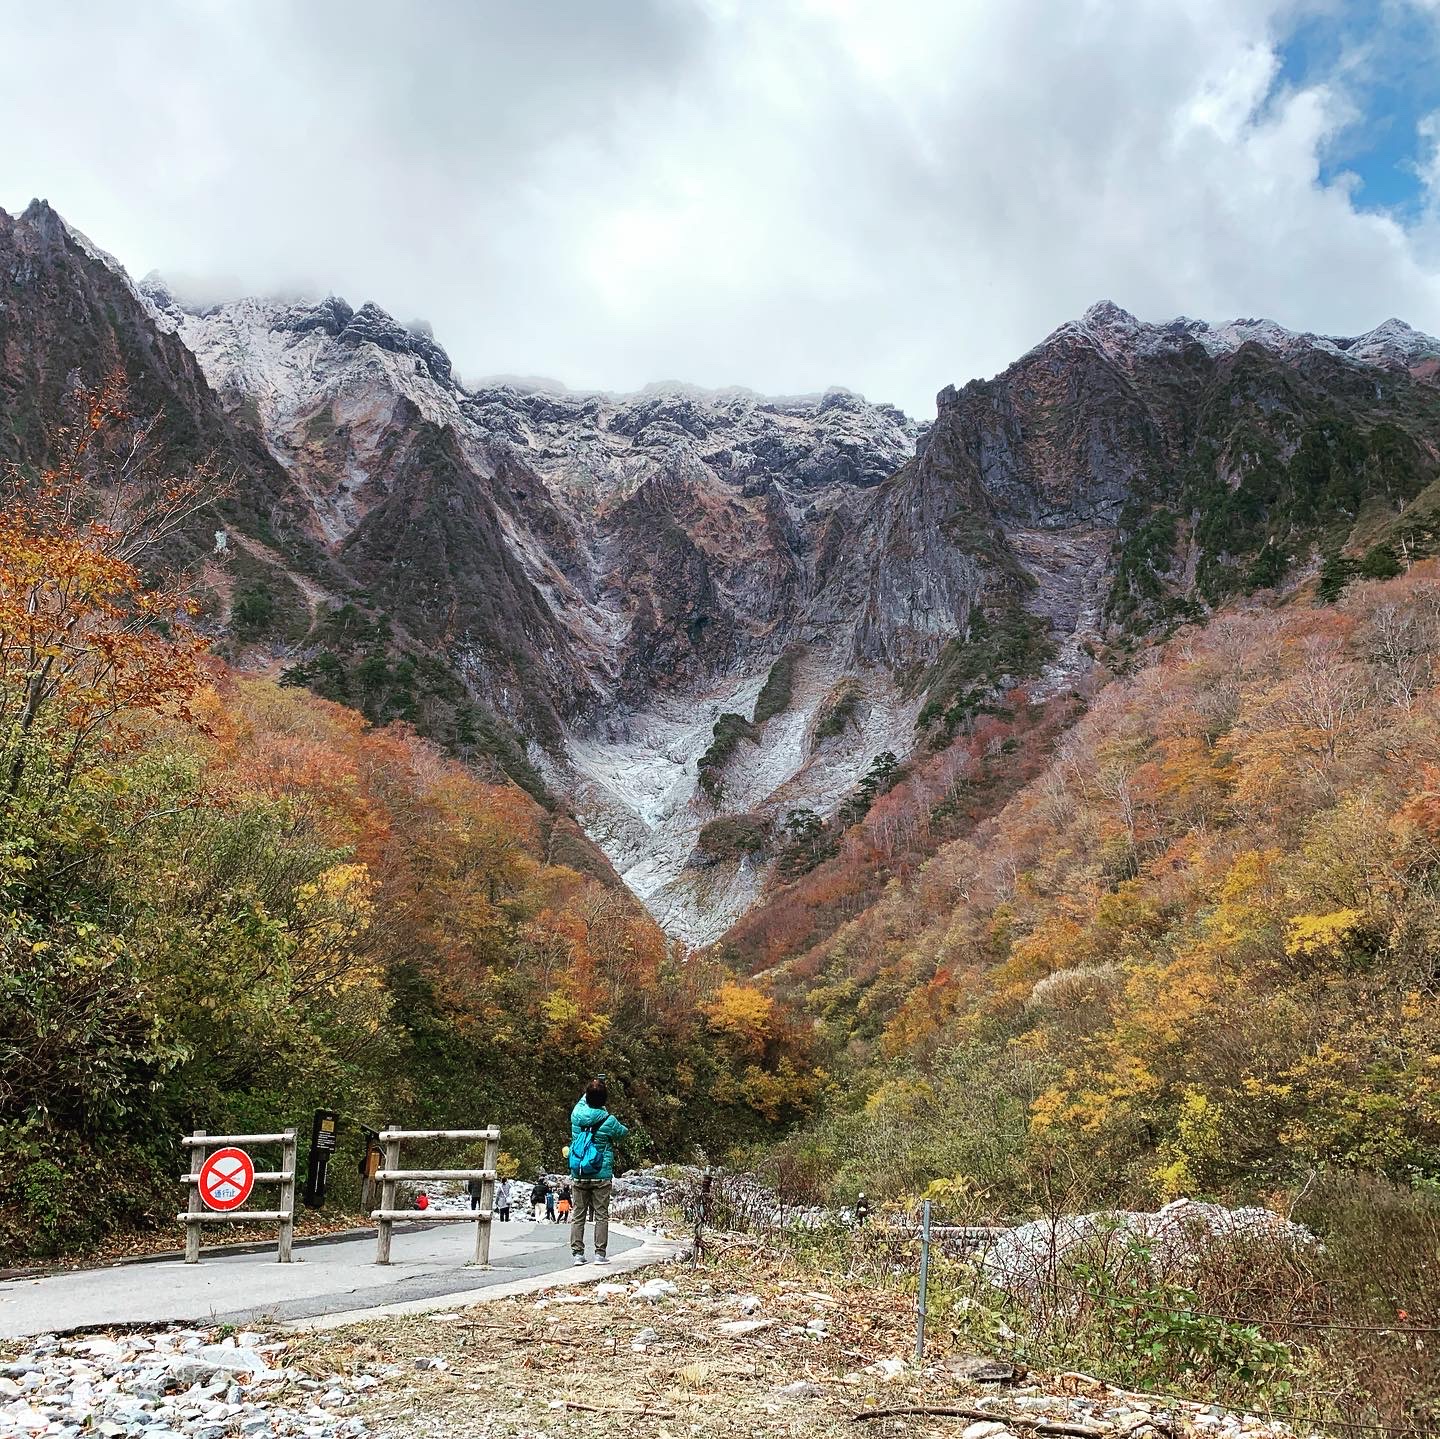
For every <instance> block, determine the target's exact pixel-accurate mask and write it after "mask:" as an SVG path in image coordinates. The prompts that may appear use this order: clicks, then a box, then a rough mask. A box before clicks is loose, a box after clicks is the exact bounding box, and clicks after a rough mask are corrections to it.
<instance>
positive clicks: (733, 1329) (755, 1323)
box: [720, 1319, 775, 1338]
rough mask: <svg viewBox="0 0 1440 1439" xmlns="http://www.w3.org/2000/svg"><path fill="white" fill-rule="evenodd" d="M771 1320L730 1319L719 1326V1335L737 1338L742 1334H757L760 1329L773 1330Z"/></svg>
mask: <svg viewBox="0 0 1440 1439" xmlns="http://www.w3.org/2000/svg"><path fill="white" fill-rule="evenodd" d="M774 1327H775V1321H774V1320H773V1319H731V1320H730V1321H729V1322H728V1323H725V1324H722V1325H721V1326H720V1333H722V1334H728V1335H730V1336H731V1337H732V1338H738V1337H739V1336H741V1335H744V1334H758V1333H759V1332H760V1330H762V1329H773V1328H774Z"/></svg>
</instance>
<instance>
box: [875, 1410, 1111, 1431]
mask: <svg viewBox="0 0 1440 1439" xmlns="http://www.w3.org/2000/svg"><path fill="white" fill-rule="evenodd" d="M906 1415H925V1416H930V1415H938V1416H940V1417H942V1418H948V1419H993V1420H994V1421H995V1422H996V1423H997V1424H1004V1425H1007V1426H1008V1427H1009V1428H1011V1429H1031V1430H1033V1431H1034V1432H1035V1433H1036V1434H1066V1435H1073V1436H1074V1439H1101V1436H1102V1435H1105V1434H1108V1433H1109V1432H1110V1431H1109V1429H1105V1428H1101V1427H1100V1426H1099V1425H1098V1424H1065V1423H1062V1422H1060V1421H1057V1420H1054V1419H1034V1418H1031V1417H1030V1416H1029V1415H1028V1414H998V1413H996V1412H995V1411H994V1410H993V1409H970V1408H966V1407H965V1406H963V1405H959V1404H903V1405H900V1406H899V1407H897V1408H895V1409H862V1410H861V1411H860V1412H859V1413H858V1414H852V1415H851V1416H850V1418H851V1421H852V1422H853V1423H856V1424H866V1423H868V1422H869V1421H870V1420H872V1419H898V1418H901V1417H902V1416H906Z"/></svg>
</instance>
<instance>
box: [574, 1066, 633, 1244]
mask: <svg viewBox="0 0 1440 1439" xmlns="http://www.w3.org/2000/svg"><path fill="white" fill-rule="evenodd" d="M609 1102H610V1095H609V1092H608V1091H607V1090H606V1088H605V1080H604V1078H603V1076H602V1077H601V1078H599V1079H592V1080H591V1081H590V1083H589V1084H587V1085H586V1086H585V1093H584V1094H582V1095H581V1096H580V1098H579V1099H578V1100H577V1101H576V1103H575V1108H574V1109H572V1110H571V1111H570V1145H571V1148H572V1149H573V1148H574V1146H575V1143H576V1141H577V1140H579V1138H580V1134H581V1131H582V1130H587V1129H588V1130H590V1131H591V1132H592V1133H593V1134H594V1135H595V1147H596V1148H597V1149H598V1150H599V1151H600V1158H601V1165H600V1173H599V1174H597V1175H596V1176H595V1177H594V1178H593V1179H582V1178H581V1177H580V1176H579V1175H578V1174H576V1175H573V1176H572V1178H571V1180H570V1187H571V1189H572V1191H573V1196H572V1197H573V1201H574V1207H573V1208H572V1209H571V1211H570V1252H571V1253H572V1254H573V1255H574V1256H575V1263H576V1264H584V1262H585V1221H586V1219H593V1220H594V1222H595V1262H596V1263H597V1264H608V1263H609V1262H610V1261H609V1260H608V1259H607V1258H606V1256H605V1247H606V1245H607V1244H608V1243H609V1242H610V1181H611V1180H612V1179H614V1178H615V1141H616V1140H617V1139H622V1138H624V1136H625V1135H627V1134H628V1133H629V1132H630V1131H629V1130H628V1129H627V1128H626V1127H625V1126H624V1125H623V1124H621V1123H620V1121H619V1120H618V1119H616V1118H615V1116H614V1115H613V1114H611V1113H610V1110H609V1108H608V1105H609Z"/></svg>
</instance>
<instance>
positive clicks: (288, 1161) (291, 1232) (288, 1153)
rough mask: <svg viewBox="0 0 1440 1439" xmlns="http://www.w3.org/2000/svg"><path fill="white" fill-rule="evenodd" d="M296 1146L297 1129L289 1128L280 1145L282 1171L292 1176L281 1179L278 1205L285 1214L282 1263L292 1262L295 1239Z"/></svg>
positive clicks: (281, 1228)
mask: <svg viewBox="0 0 1440 1439" xmlns="http://www.w3.org/2000/svg"><path fill="white" fill-rule="evenodd" d="M296 1148H297V1146H296V1142H295V1131H294V1130H293V1129H287V1130H286V1131H285V1139H284V1142H283V1143H282V1144H281V1146H280V1171H281V1173H282V1174H288V1175H289V1176H290V1177H289V1178H288V1179H282V1180H281V1181H280V1203H279V1205H277V1206H276V1207H277V1208H278V1209H279V1210H280V1212H281V1214H283V1215H284V1216H285V1217H284V1218H283V1219H282V1220H281V1221H280V1250H279V1254H278V1255H277V1258H278V1259H279V1261H280V1263H281V1264H289V1263H290V1246H291V1245H292V1244H293V1243H294V1240H295V1164H296Z"/></svg>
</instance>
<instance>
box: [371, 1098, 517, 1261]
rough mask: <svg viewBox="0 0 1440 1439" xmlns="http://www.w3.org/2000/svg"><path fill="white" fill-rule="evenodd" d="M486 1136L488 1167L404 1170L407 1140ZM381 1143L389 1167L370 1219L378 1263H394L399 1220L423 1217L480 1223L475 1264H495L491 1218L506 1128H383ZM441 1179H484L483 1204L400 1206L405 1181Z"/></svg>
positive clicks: (379, 1175) (380, 1174) (382, 1172)
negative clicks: (439, 1210) (445, 1209)
mask: <svg viewBox="0 0 1440 1439" xmlns="http://www.w3.org/2000/svg"><path fill="white" fill-rule="evenodd" d="M406 1139H408V1140H411V1141H421V1140H436V1139H443V1140H470V1141H473V1140H481V1139H483V1140H484V1141H485V1167H484V1168H483V1169H401V1167H400V1144H401V1141H402V1140H406ZM380 1143H381V1144H383V1145H384V1146H385V1167H384V1168H383V1169H381V1170H380V1171H379V1172H378V1173H377V1174H376V1175H375V1178H376V1179H378V1180H379V1181H380V1208H379V1209H376V1210H372V1211H371V1214H370V1217H371V1218H372V1219H373V1220H375V1222H376V1225H377V1230H376V1238H375V1262H376V1263H377V1264H389V1262H390V1230H391V1227H392V1225H393V1224H394V1223H395V1221H396V1220H397V1219H421V1220H424V1221H425V1222H426V1223H432V1222H433V1223H442V1224H443V1223H447V1222H448V1223H452V1224H454V1223H469V1224H473V1225H474V1226H475V1263H476V1264H479V1265H485V1266H488V1265H489V1263H490V1220H491V1210H492V1208H493V1206H494V1201H495V1178H496V1174H495V1166H496V1165H497V1163H498V1162H499V1157H500V1131H499V1130H498V1129H497V1128H495V1126H494V1125H491V1126H490V1127H489V1128H488V1129H383V1130H381V1132H380ZM436 1179H464V1180H467V1181H468V1180H472V1179H478V1180H479V1181H480V1207H479V1208H478V1209H475V1210H469V1211H466V1212H464V1213H461V1214H431V1213H429V1212H428V1211H417V1210H414V1209H397V1208H396V1207H395V1188H396V1185H398V1184H399V1183H401V1181H407V1182H420V1183H423V1182H427V1181H431V1180H436Z"/></svg>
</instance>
